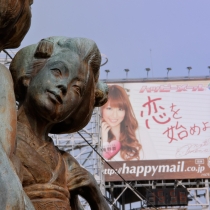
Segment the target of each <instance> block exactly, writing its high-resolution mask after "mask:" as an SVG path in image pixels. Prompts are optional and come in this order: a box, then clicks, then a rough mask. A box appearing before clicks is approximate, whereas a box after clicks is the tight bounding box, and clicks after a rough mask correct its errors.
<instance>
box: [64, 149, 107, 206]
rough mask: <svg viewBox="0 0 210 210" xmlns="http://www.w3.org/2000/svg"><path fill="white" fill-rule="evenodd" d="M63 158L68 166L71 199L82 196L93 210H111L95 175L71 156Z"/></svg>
mask: <svg viewBox="0 0 210 210" xmlns="http://www.w3.org/2000/svg"><path fill="white" fill-rule="evenodd" d="M63 157H64V160H65V162H66V165H67V185H68V189H69V191H70V193H71V197H72V196H73V197H74V196H75V195H80V196H82V197H83V198H84V199H86V201H87V202H88V203H89V205H90V207H91V209H94V210H109V209H110V208H109V206H108V204H107V202H106V200H105V199H104V197H103V195H102V193H101V191H100V189H99V187H98V184H97V182H96V181H95V179H94V177H93V175H91V174H90V173H89V172H88V171H87V170H86V169H84V168H83V167H81V166H80V165H79V163H78V162H77V161H76V160H75V158H73V157H72V156H71V155H70V154H68V153H64V155H63ZM72 209H74V208H72ZM75 209H76V208H75Z"/></svg>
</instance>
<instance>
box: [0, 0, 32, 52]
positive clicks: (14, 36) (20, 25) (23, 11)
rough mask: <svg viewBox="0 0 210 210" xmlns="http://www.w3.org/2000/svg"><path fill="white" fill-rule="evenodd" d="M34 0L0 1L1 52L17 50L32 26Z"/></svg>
mask: <svg viewBox="0 0 210 210" xmlns="http://www.w3.org/2000/svg"><path fill="white" fill-rule="evenodd" d="M32 3H33V0H0V51H1V50H2V49H7V48H17V47H19V46H20V43H21V41H22V40H23V38H24V36H25V35H26V33H27V32H28V30H29V28H30V25H31V8H30V6H31V4H32Z"/></svg>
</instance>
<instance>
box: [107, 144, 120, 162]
mask: <svg viewBox="0 0 210 210" xmlns="http://www.w3.org/2000/svg"><path fill="white" fill-rule="evenodd" d="M120 148H121V143H120V141H118V140H113V141H111V142H104V143H103V156H104V158H106V159H107V160H109V159H111V158H112V157H114V156H115V155H116V154H117V153H118V152H119V151H120Z"/></svg>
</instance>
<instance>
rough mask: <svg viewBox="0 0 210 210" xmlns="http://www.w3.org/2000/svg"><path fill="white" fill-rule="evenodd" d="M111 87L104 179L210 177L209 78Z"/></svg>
mask: <svg viewBox="0 0 210 210" xmlns="http://www.w3.org/2000/svg"><path fill="white" fill-rule="evenodd" d="M108 85H109V100H108V102H107V103H106V104H105V105H104V106H103V107H101V117H102V118H101V137H102V142H103V157H104V158H105V159H106V160H107V161H108V164H110V165H111V166H112V167H113V168H111V167H110V166H109V165H108V164H105V170H104V174H105V180H106V181H122V179H121V177H120V176H122V177H123V178H124V179H126V180H155V179H190V178H192V179H194V178H210V81H209V80H203V81H201V80H199V81H168V82H166V81H162V82H143V83H140V82H139V83H138V82H136V83H128V82H126V83H112V84H108ZM116 171H117V172H118V173H119V174H120V176H119V175H117V174H116Z"/></svg>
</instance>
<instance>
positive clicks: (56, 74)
mask: <svg viewBox="0 0 210 210" xmlns="http://www.w3.org/2000/svg"><path fill="white" fill-rule="evenodd" d="M50 70H51V71H52V73H53V74H54V75H55V76H56V77H59V76H61V75H62V73H61V70H60V69H56V68H55V69H50Z"/></svg>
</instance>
